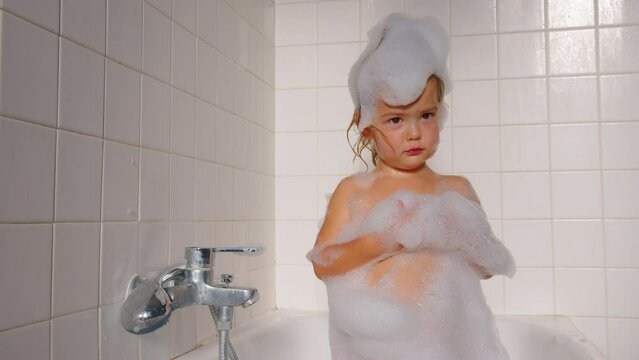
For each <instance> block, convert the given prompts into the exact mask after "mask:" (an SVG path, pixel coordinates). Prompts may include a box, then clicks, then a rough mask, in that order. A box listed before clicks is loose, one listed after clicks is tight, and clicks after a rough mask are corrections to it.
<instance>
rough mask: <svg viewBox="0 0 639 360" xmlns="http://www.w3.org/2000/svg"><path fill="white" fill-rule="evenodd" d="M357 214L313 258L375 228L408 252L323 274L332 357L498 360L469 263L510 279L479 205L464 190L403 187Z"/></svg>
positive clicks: (507, 261) (503, 355) (510, 269)
mask: <svg viewBox="0 0 639 360" xmlns="http://www.w3.org/2000/svg"><path fill="white" fill-rule="evenodd" d="M368 208H369V209H370V210H369V211H368V212H367V213H365V214H360V216H353V218H352V221H351V222H350V223H349V224H347V225H346V226H345V227H344V229H343V231H342V232H341V233H340V235H339V236H338V237H337V238H336V239H333V240H332V241H327V242H325V243H324V244H323V245H322V246H318V247H317V248H316V249H314V250H313V251H312V253H311V254H312V255H311V254H309V258H311V259H313V260H314V261H315V260H317V259H319V258H322V261H323V262H324V266H328V265H330V262H331V261H332V259H334V257H330V256H326V255H324V256H322V255H321V254H322V249H326V246H330V245H332V244H336V243H345V242H348V241H352V240H354V239H356V238H357V237H359V236H362V235H365V234H371V233H376V234H379V235H380V236H381V237H382V238H383V239H384V240H385V241H387V242H389V243H401V244H403V245H404V246H405V247H406V249H404V250H403V251H401V252H399V253H395V254H394V255H393V256H392V257H390V258H389V257H388V256H386V258H388V259H387V260H386V261H385V262H384V263H385V264H384V265H385V266H388V270H386V271H385V272H383V273H382V275H381V277H380V278H378V279H377V278H375V277H374V276H372V275H373V274H376V273H378V272H379V270H380V269H381V264H382V263H379V262H378V261H377V260H374V261H372V262H370V263H368V264H366V265H364V266H362V267H359V268H357V269H355V270H352V271H350V272H348V273H346V274H344V275H341V276H335V277H330V278H327V279H325V280H324V281H325V283H326V286H327V290H328V297H329V308H330V329H331V330H330V333H331V351H332V354H333V360H346V359H357V360H388V359H394V358H397V359H406V360H412V359H414V360H418V359H420V360H421V359H437V360H458V359H474V360H504V359H508V358H509V357H508V354H507V352H506V350H505V349H504V348H503V346H502V345H501V343H500V342H499V336H498V334H497V330H496V327H495V323H494V318H493V315H492V313H491V311H490V309H489V308H488V306H487V304H486V301H485V298H484V296H483V292H482V289H481V286H480V283H479V279H480V276H481V275H480V274H478V273H477V271H476V270H475V269H474V267H473V264H477V265H479V266H481V267H484V268H485V269H486V270H487V271H488V272H490V273H491V274H493V275H497V274H505V275H508V276H512V275H513V274H514V271H515V264H514V261H513V258H512V256H511V254H510V252H509V251H508V250H507V249H506V248H505V247H504V246H503V244H502V243H501V242H500V241H499V240H498V239H497V238H496V237H495V236H494V234H493V232H492V230H491V228H490V225H489V223H488V220H487V218H486V214H485V213H484V211H483V209H482V208H481V206H480V205H479V204H478V203H476V202H474V201H472V200H469V199H468V198H466V197H464V196H463V195H461V194H459V193H457V192H455V191H451V190H447V189H446V188H442V189H440V191H439V192H438V193H436V194H428V195H424V194H417V193H414V192H410V191H406V190H401V191H398V192H396V193H394V194H392V195H391V196H389V197H388V198H386V199H384V200H382V201H379V202H378V203H377V204H375V205H374V206H368Z"/></svg>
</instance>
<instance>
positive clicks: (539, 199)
mask: <svg viewBox="0 0 639 360" xmlns="http://www.w3.org/2000/svg"><path fill="white" fill-rule="evenodd" d="M501 179H502V185H501V186H502V196H503V198H502V199H503V200H502V206H503V216H504V219H539V218H550V204H551V201H550V179H549V175H548V173H502V178H501Z"/></svg>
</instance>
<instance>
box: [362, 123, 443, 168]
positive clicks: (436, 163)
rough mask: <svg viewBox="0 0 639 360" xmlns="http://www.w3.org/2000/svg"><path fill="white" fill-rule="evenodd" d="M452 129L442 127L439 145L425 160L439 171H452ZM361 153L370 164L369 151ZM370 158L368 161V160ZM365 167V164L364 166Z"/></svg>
mask: <svg viewBox="0 0 639 360" xmlns="http://www.w3.org/2000/svg"><path fill="white" fill-rule="evenodd" d="M452 133H453V130H452V129H451V128H444V129H443V130H442V131H441V132H440V133H439V145H438V147H437V151H436V152H435V154H434V155H433V156H432V157H431V158H430V159H428V160H427V164H428V166H430V167H431V168H432V169H433V170H435V171H437V172H439V173H451V172H453V134H452ZM363 155H366V156H364V159H366V161H367V162H369V163H370V164H372V160H371V159H370V152H367V153H365V154H363ZM369 160H370V161H369ZM364 167H365V166H364Z"/></svg>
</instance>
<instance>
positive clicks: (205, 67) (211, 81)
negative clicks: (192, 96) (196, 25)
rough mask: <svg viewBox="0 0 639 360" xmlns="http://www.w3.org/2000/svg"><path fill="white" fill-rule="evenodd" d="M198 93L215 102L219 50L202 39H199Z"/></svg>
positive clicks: (201, 96) (200, 96)
mask: <svg viewBox="0 0 639 360" xmlns="http://www.w3.org/2000/svg"><path fill="white" fill-rule="evenodd" d="M196 71H197V73H196V76H195V81H196V90H195V92H196V94H197V96H198V97H199V98H202V99H204V100H205V101H207V102H209V103H211V104H214V103H215V84H216V82H217V51H216V50H215V49H214V48H213V47H212V46H211V45H209V44H207V43H205V42H204V41H202V40H201V39H198V40H197V69H196Z"/></svg>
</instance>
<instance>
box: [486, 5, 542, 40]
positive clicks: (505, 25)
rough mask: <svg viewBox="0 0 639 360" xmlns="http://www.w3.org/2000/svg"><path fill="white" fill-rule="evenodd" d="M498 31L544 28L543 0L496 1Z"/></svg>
mask: <svg viewBox="0 0 639 360" xmlns="http://www.w3.org/2000/svg"><path fill="white" fill-rule="evenodd" d="M497 14H498V16H497V19H498V20H499V23H498V24H497V25H498V27H499V31H500V32H510V31H522V30H537V29H539V30H541V29H543V28H544V23H545V22H544V1H543V0H534V1H530V0H504V1H498V2H497Z"/></svg>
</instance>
